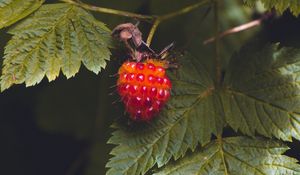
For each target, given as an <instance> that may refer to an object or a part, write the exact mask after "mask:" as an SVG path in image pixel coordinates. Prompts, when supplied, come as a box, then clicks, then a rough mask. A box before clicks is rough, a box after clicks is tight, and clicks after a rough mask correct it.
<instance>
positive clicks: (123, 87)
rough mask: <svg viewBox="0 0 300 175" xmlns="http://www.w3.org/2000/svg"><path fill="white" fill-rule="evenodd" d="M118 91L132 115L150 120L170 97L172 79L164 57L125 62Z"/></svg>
mask: <svg viewBox="0 0 300 175" xmlns="http://www.w3.org/2000/svg"><path fill="white" fill-rule="evenodd" d="M117 87H118V88H117V89H118V93H119V95H120V96H121V99H122V101H123V103H124V105H125V108H126V111H127V112H128V113H129V115H130V118H131V119H132V120H135V121H149V120H151V119H153V117H154V116H155V115H157V113H159V111H160V110H161V108H162V107H163V106H164V104H165V103H166V102H167V101H168V99H169V97H170V90H171V81H170V80H169V78H168V77H167V76H166V70H165V65H164V62H163V61H157V60H154V59H148V60H146V61H145V62H139V63H136V62H125V63H123V65H122V66H121V67H120V69H119V79H118V83H117Z"/></svg>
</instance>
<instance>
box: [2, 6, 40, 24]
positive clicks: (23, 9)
mask: <svg viewBox="0 0 300 175" xmlns="http://www.w3.org/2000/svg"><path fill="white" fill-rule="evenodd" d="M43 2H44V0H26V1H24V0H0V29H1V28H3V27H7V26H10V25H12V24H14V23H15V22H17V21H19V20H20V19H23V18H25V17H26V16H28V15H29V14H31V13H32V12H34V11H35V10H36V9H38V8H39V7H40V6H41V5H42V4H43Z"/></svg>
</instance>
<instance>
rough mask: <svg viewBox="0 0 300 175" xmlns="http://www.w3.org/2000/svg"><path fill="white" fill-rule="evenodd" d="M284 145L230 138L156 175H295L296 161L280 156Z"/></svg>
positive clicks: (284, 149)
mask: <svg viewBox="0 0 300 175" xmlns="http://www.w3.org/2000/svg"><path fill="white" fill-rule="evenodd" d="M287 149H288V147H287V146H285V145H283V144H281V143H279V142H275V141H270V140H264V139H249V138H246V137H231V138H224V139H221V140H215V141H212V142H211V143H210V144H208V145H207V146H205V147H204V148H203V149H201V151H198V152H194V153H193V154H192V155H191V156H186V157H185V158H183V159H182V160H179V161H177V162H175V163H174V164H173V165H169V166H166V167H165V168H163V170H162V171H160V172H158V173H156V174H155V175H180V174H201V175H202V174H210V175H221V174H222V175H223V174H225V175H227V174H228V175H229V174H231V175H240V174H242V175H252V174H257V175H283V174H284V175H297V174H299V173H300V166H299V164H297V160H296V159H294V158H290V157H287V156H284V155H282V154H283V153H284V152H285V151H286V150H287Z"/></svg>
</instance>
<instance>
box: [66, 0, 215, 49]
mask: <svg viewBox="0 0 300 175" xmlns="http://www.w3.org/2000/svg"><path fill="white" fill-rule="evenodd" d="M61 1H62V2H66V3H69V4H73V5H77V6H80V7H82V8H85V9H87V10H91V11H95V12H100V13H107V14H112V15H118V16H125V17H129V18H136V19H139V20H146V21H154V22H153V25H152V28H151V29H150V32H149V35H148V38H147V44H148V45H150V44H151V41H152V38H153V36H154V33H155V32H156V29H157V27H158V25H159V24H160V23H161V22H162V21H165V20H168V19H171V18H174V17H176V16H179V15H183V14H185V13H188V12H190V11H192V10H194V9H196V8H199V7H201V6H203V5H206V4H208V3H210V2H211V1H212V0H202V1H201V2H198V3H195V4H192V5H190V6H187V7H184V8H182V9H179V10H178V11H175V12H171V13H167V14H165V15H161V16H156V15H142V14H137V13H132V12H127V11H122V10H115V9H110V8H104V7H98V6H93V5H90V4H86V3H83V2H80V1H76V0H61Z"/></svg>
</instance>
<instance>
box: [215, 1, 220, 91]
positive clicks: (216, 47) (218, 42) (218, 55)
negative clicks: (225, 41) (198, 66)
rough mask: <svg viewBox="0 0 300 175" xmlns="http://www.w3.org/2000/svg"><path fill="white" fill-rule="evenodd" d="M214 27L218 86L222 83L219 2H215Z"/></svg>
mask: <svg viewBox="0 0 300 175" xmlns="http://www.w3.org/2000/svg"><path fill="white" fill-rule="evenodd" d="M214 25H215V27H214V28H215V40H216V42H215V65H216V86H219V85H220V83H221V78H222V72H221V59H220V37H219V1H218V0H214Z"/></svg>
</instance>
